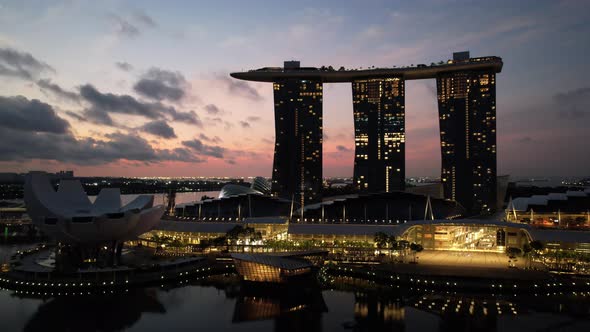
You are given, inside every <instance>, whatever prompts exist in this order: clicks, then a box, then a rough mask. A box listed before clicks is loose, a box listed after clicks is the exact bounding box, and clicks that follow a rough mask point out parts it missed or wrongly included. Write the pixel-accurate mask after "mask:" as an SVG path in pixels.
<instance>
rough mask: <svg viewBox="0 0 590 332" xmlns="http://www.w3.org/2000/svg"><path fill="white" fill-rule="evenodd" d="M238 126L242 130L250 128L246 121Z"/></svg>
mask: <svg viewBox="0 0 590 332" xmlns="http://www.w3.org/2000/svg"><path fill="white" fill-rule="evenodd" d="M239 124H240V126H242V128H250V123H248V122H247V121H240V122H239Z"/></svg>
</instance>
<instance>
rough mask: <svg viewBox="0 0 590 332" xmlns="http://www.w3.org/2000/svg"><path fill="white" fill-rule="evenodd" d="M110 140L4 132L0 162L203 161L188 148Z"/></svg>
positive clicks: (120, 136) (118, 138) (125, 137)
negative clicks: (167, 147) (170, 147)
mask: <svg viewBox="0 0 590 332" xmlns="http://www.w3.org/2000/svg"><path fill="white" fill-rule="evenodd" d="M107 138H108V140H96V139H92V138H83V139H76V138H75V137H73V136H72V135H70V134H53V133H38V132H22V131H21V132H19V131H13V130H3V131H0V160H9V161H23V160H31V159H37V160H55V161H59V162H66V163H74V164H79V165H100V164H107V163H111V162H116V161H120V160H128V161H139V162H144V163H157V162H162V161H184V162H200V161H202V160H201V159H199V158H197V157H195V156H194V154H193V153H191V152H190V151H188V150H187V149H173V150H156V149H154V148H152V147H151V146H150V145H149V143H148V142H147V141H146V140H144V139H143V138H140V137H137V136H133V135H126V134H122V133H114V134H110V135H108V137H107Z"/></svg>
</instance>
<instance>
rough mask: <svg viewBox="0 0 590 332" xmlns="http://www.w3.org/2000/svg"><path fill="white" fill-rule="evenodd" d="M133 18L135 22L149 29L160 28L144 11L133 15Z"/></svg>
mask: <svg viewBox="0 0 590 332" xmlns="http://www.w3.org/2000/svg"><path fill="white" fill-rule="evenodd" d="M133 18H134V19H135V21H137V22H139V23H141V24H143V25H144V26H146V27H149V28H156V27H157V26H158V23H156V21H155V20H154V19H153V18H152V17H151V16H149V15H147V14H146V13H144V12H143V11H137V12H136V13H135V14H134V15H133Z"/></svg>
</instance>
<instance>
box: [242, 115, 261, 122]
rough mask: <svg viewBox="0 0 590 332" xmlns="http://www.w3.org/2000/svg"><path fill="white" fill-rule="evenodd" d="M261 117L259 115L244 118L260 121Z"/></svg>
mask: <svg viewBox="0 0 590 332" xmlns="http://www.w3.org/2000/svg"><path fill="white" fill-rule="evenodd" d="M261 119H262V118H261V117H259V116H249V117H248V118H246V120H248V121H250V122H256V121H260V120H261Z"/></svg>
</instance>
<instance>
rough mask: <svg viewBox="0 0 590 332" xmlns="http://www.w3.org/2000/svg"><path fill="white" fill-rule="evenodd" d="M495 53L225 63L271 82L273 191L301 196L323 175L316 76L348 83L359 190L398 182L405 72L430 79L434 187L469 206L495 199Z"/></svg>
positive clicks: (310, 193) (401, 177)
mask: <svg viewBox="0 0 590 332" xmlns="http://www.w3.org/2000/svg"><path fill="white" fill-rule="evenodd" d="M502 66H503V62H502V59H501V58H499V57H495V56H489V57H479V58H471V57H470V55H469V52H459V53H454V54H453V60H448V61H447V62H443V61H441V62H439V63H438V64H435V63H431V64H430V65H425V64H419V65H417V66H415V67H414V66H410V67H399V68H398V67H393V68H370V69H352V70H347V69H344V68H341V69H339V70H334V69H333V68H332V67H328V68H326V67H321V68H315V67H300V66H299V62H297V61H287V62H285V65H284V67H265V68H260V69H256V70H249V71H247V72H237V73H231V74H230V75H231V76H232V77H234V78H237V79H242V80H247V81H256V82H272V83H273V86H274V100H275V121H276V124H275V130H276V145H275V156H274V164H273V179H272V192H273V194H274V195H276V196H279V197H282V198H287V199H291V197H295V199H296V201H298V202H299V203H300V204H301V205H305V204H306V203H309V202H314V201H316V202H317V201H318V200H319V198H320V197H319V195H320V194H321V189H322V188H321V177H322V170H321V168H322V164H321V163H322V155H321V154H322V132H321V131H322V110H321V107H322V84H323V83H352V92H353V102H354V121H355V168H354V180H355V184H356V186H357V187H358V188H359V190H361V191H365V192H391V191H395V190H404V189H405V188H404V187H405V160H404V157H405V124H404V117H405V105H404V104H405V100H404V99H405V98H404V95H405V91H404V89H405V81H406V80H418V79H432V78H435V79H436V81H437V89H438V105H439V118H440V131H441V133H440V136H441V152H442V167H441V178H442V181H443V193H444V197H445V198H447V199H451V200H454V201H456V202H458V203H460V204H461V205H462V206H463V207H465V208H466V209H467V210H468V211H469V212H470V214H481V213H492V212H493V211H494V210H495V209H496V205H497V195H496V192H497V189H496V187H497V180H496V73H499V72H500V71H501V70H502Z"/></svg>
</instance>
